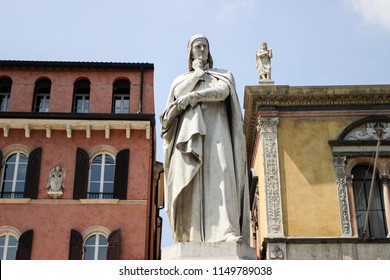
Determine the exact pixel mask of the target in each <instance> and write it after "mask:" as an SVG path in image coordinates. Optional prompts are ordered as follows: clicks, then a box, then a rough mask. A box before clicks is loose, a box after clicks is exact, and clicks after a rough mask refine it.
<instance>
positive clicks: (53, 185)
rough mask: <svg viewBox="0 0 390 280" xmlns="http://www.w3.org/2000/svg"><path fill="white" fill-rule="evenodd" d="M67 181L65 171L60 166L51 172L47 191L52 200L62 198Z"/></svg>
mask: <svg viewBox="0 0 390 280" xmlns="http://www.w3.org/2000/svg"><path fill="white" fill-rule="evenodd" d="M64 181H65V170H64V169H62V168H61V167H59V166H56V167H53V168H52V169H51V170H50V174H49V179H48V180H47V184H46V189H47V193H48V195H49V196H50V197H51V198H54V199H57V198H60V197H61V196H62V194H63V189H64V188H65V186H64Z"/></svg>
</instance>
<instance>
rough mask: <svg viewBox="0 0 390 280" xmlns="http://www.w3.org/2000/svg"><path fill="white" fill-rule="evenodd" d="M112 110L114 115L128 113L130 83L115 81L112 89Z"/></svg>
mask: <svg viewBox="0 0 390 280" xmlns="http://www.w3.org/2000/svg"><path fill="white" fill-rule="evenodd" d="M112 104H113V108H112V112H113V113H115V114H128V113H129V112H130V82H129V81H128V80H126V79H120V80H117V81H116V82H115V83H114V88H113V102H112Z"/></svg>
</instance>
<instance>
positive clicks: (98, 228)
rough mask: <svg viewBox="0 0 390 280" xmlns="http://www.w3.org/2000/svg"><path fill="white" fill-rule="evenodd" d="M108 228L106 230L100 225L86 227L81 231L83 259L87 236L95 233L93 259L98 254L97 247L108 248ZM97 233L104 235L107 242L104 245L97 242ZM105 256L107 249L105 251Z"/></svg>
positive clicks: (96, 257)
mask: <svg viewBox="0 0 390 280" xmlns="http://www.w3.org/2000/svg"><path fill="white" fill-rule="evenodd" d="M110 233H111V232H110V230H108V229H107V228H105V227H102V226H93V227H90V228H88V229H86V230H85V231H84V232H83V233H82V236H83V260H85V251H86V243H87V240H88V239H89V238H91V237H92V236H94V235H95V244H94V248H95V249H94V255H93V256H94V258H93V260H98V256H99V247H106V250H107V248H108V237H109V236H110ZM99 235H102V236H104V237H105V238H106V239H107V243H106V244H105V245H100V244H99ZM106 256H107V251H106Z"/></svg>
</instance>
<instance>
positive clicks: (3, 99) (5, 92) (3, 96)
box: [0, 78, 12, 112]
mask: <svg viewBox="0 0 390 280" xmlns="http://www.w3.org/2000/svg"><path fill="white" fill-rule="evenodd" d="M11 86H12V80H11V79H10V78H2V79H0V112H7V111H8V109H9V98H10V95H11Z"/></svg>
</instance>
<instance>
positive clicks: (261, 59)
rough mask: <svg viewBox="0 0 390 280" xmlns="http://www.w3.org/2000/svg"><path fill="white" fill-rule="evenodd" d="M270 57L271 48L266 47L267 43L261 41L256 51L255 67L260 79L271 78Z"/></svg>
mask: <svg viewBox="0 0 390 280" xmlns="http://www.w3.org/2000/svg"><path fill="white" fill-rule="evenodd" d="M271 58H272V49H268V46H267V43H266V42H262V43H261V44H260V49H259V50H258V51H257V52H256V69H257V73H258V74H259V79H260V81H262V80H271Z"/></svg>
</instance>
